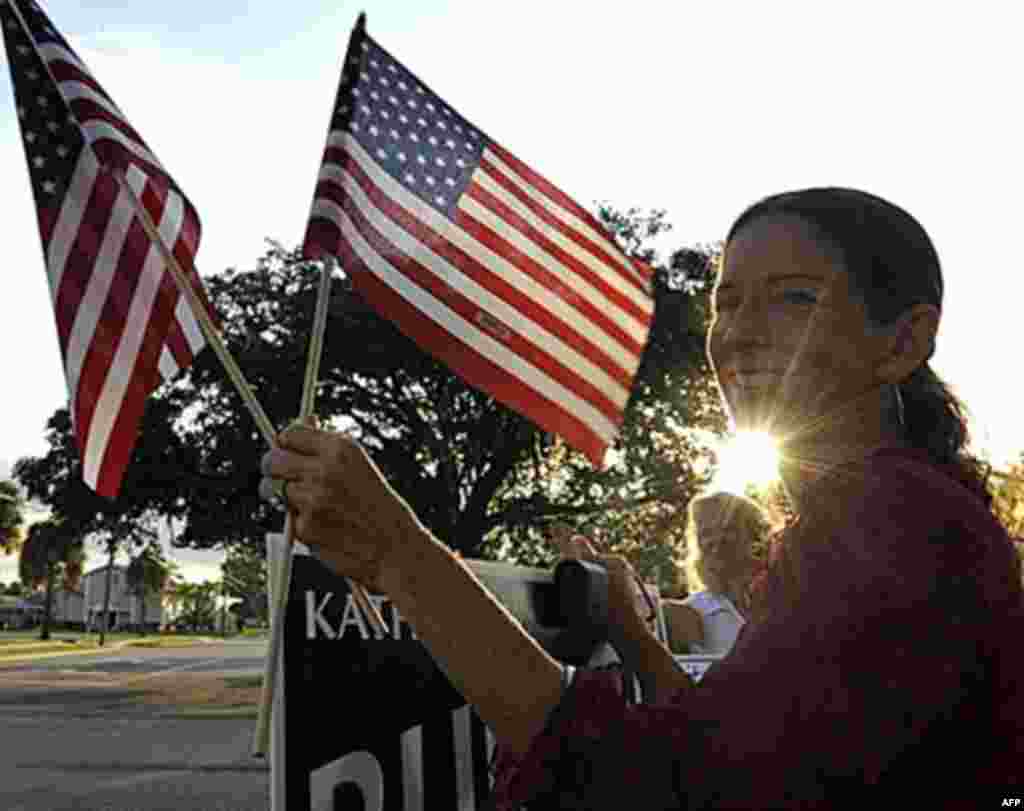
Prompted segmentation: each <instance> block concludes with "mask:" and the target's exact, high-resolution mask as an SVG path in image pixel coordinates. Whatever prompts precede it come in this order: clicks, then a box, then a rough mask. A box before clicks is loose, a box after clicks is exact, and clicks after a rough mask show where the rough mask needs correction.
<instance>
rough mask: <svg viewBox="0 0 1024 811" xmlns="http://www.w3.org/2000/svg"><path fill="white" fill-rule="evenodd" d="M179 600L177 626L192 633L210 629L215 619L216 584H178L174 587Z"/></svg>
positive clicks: (217, 587)
mask: <svg viewBox="0 0 1024 811" xmlns="http://www.w3.org/2000/svg"><path fill="white" fill-rule="evenodd" d="M175 591H176V592H177V596H178V600H179V611H178V615H177V624H178V625H179V626H185V627H186V628H189V629H191V630H193V631H203V630H206V629H208V628H212V627H213V626H214V624H215V623H216V619H217V596H218V595H219V594H220V585H219V584H217V583H210V582H205V583H178V584H177V586H176V587H175Z"/></svg>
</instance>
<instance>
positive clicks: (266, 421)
mask: <svg viewBox="0 0 1024 811" xmlns="http://www.w3.org/2000/svg"><path fill="white" fill-rule="evenodd" d="M112 174H113V175H114V177H115V178H116V179H117V181H118V182H119V183H120V184H121V188H122V189H124V191H125V192H126V194H127V195H128V198H129V199H130V200H131V203H132V206H133V207H134V208H135V211H136V213H137V214H138V216H139V219H140V220H141V222H142V225H143V227H144V228H145V229H146V233H147V235H148V236H149V238H150V240H152V242H153V244H154V245H155V246H156V248H157V250H158V251H159V252H160V254H161V256H162V258H163V260H164V262H165V263H166V265H167V267H168V269H169V270H170V272H171V274H172V275H173V276H174V280H175V282H176V283H177V284H178V287H179V289H180V290H181V293H182V295H183V296H185V298H186V299H187V300H188V302H189V306H190V307H191V308H192V310H193V312H194V313H195V315H196V318H197V320H198V321H199V325H200V327H201V328H202V330H203V334H204V335H205V336H206V339H207V340H208V341H209V342H210V345H211V346H212V347H213V350H214V352H215V353H216V354H217V357H218V359H219V360H220V362H221V364H223V366H224V369H225V371H226V372H227V373H228V377H230V378H231V382H232V383H234V384H235V388H236V389H237V390H238V393H239V394H240V395H241V397H242V400H243V401H244V402H245V404H246V406H247V407H248V408H249V412H250V413H251V414H252V416H253V419H254V420H255V422H256V425H257V427H258V428H259V430H260V433H261V434H262V436H263V439H264V440H265V441H266V442H267V444H268V445H270V446H272V447H273V446H274V445H275V444H276V442H277V437H276V432H275V431H274V425H273V423H272V422H271V421H270V418H269V417H267V414H266V412H265V411H264V410H263V407H262V406H261V405H260V404H259V401H258V400H257V399H256V395H255V394H254V393H253V391H252V388H251V387H250V385H249V383H248V381H246V379H245V377H244V375H243V374H242V370H241V369H240V368H239V367H238V363H237V362H236V361H235V359H234V358H233V357H232V355H231V353H230V352H229V351H228V349H227V347H226V346H225V345H224V341H223V339H222V338H221V336H220V333H219V332H218V330H217V328H216V327H215V326H214V324H213V321H212V319H211V318H210V316H209V313H207V311H206V308H205V307H204V306H203V305H202V302H201V301H200V300H199V297H198V295H197V294H196V291H195V289H194V288H193V287H192V285H191V284H190V282H189V280H188V277H187V276H186V275H185V272H184V271H183V270H182V268H181V266H180V265H179V264H178V261H177V259H175V257H174V255H173V254H172V253H171V252H170V251H169V250H168V248H167V246H166V245H165V244H164V242H163V240H162V239H161V238H160V234H159V232H158V231H157V229H156V226H155V225H154V224H153V221H152V219H151V218H150V216H149V213H148V212H147V211H146V208H145V206H143V205H142V202H141V201H140V200H139V198H138V196H137V195H136V194H135V190H134V189H133V188H132V187H131V185H130V184H129V183H128V181H127V180H126V179H125V176H124V174H123V173H122V172H120V171H112ZM330 284H331V264H330V262H325V264H324V268H323V273H322V275H321V280H320V288H319V290H318V292H317V303H316V314H315V316H314V324H313V331H312V334H311V335H310V341H309V354H308V357H307V359H306V377H305V381H304V383H303V388H302V401H301V405H300V414H299V419H300V420H308V419H309V418H310V417H311V416H312V414H313V401H314V397H315V392H316V380H317V376H318V372H319V369H320V357H321V354H322V350H323V334H324V329H325V327H326V324H327V305H328V298H329V295H330ZM294 538H295V527H294V524H293V522H292V517H291V514H290V513H289V514H288V516H287V517H286V518H285V539H286V547H287V550H286V553H285V565H284V566H282V567H281V572H282V573H281V577H280V580H279V582H278V583H276V584H275V586H276V588H274V589H273V591H272V594H273V596H274V605H273V606H272V608H273V615H272V616H273V622H272V624H271V629H270V650H269V651H268V653H267V659H266V663H265V664H266V666H265V668H264V678H263V700H262V702H261V704H260V716H259V721H258V724H257V730H256V736H255V741H254V746H253V754H254V755H256V756H258V757H262V756H263V755H265V754H266V749H267V739H268V736H269V733H270V707H271V704H272V701H273V695H274V687H275V684H274V682H275V676H276V673H277V659H278V657H279V656H280V650H281V640H282V638H283V627H282V626H283V624H284V613H285V606H286V605H287V602H288V588H289V585H290V579H291V578H290V574H291V548H292V544H293V542H294ZM349 588H350V589H351V590H352V594H353V595H354V596H355V599H356V601H357V602H358V603H359V605H360V608H361V609H362V610H363V612H364V613H365V614H366V615H367V617H368V618H369V620H370V624H371V625H372V626H373V628H374V631H375V632H376V633H377V634H378V635H384V634H386V633H387V626H386V624H385V623H384V620H383V618H382V617H381V616H380V614H379V613H378V611H377V610H376V607H375V606H374V605H373V604H372V603H371V602H370V599H369V597H368V596H367V595H366V594H365V592H364V591H363V588H362V586H360V585H359V584H358V583H352V582H349Z"/></svg>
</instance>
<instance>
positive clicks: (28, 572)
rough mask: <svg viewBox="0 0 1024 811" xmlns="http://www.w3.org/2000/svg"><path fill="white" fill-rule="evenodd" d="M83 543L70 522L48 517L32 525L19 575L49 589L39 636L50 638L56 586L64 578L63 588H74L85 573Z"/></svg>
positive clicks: (32, 584) (23, 550)
mask: <svg viewBox="0 0 1024 811" xmlns="http://www.w3.org/2000/svg"><path fill="white" fill-rule="evenodd" d="M84 559H85V552H84V544H83V542H82V537H81V535H80V534H79V533H78V531H77V528H76V527H75V526H74V525H73V524H71V523H70V522H64V521H60V520H58V519H52V518H51V519H48V520H46V521H39V522H37V523H35V524H33V525H32V526H31V527H30V528H29V531H28V536H27V537H26V539H25V542H24V544H23V545H22V547H21V556H20V558H19V560H18V575H19V577H20V578H21V581H22V583H27V584H29V585H30V587H31V588H33V589H36V588H39V587H40V586H45V588H46V602H45V608H44V612H43V624H42V629H41V630H40V634H39V638H40V639H49V638H50V622H51V617H52V613H53V587H54V583H55V581H56V578H57V577H63V580H64V587H65V588H66V589H69V590H70V589H74V588H76V587H77V585H78V579H79V578H80V577H81V574H82V564H83V561H84Z"/></svg>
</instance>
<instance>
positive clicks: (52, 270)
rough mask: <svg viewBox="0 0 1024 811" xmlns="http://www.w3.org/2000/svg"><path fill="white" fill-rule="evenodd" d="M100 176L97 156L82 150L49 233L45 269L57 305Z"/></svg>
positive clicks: (51, 293)
mask: <svg viewBox="0 0 1024 811" xmlns="http://www.w3.org/2000/svg"><path fill="white" fill-rule="evenodd" d="M98 173H99V163H97V161H96V156H95V155H93V154H92V153H91V152H90V151H89V150H88V149H85V150H82V154H81V157H79V159H78V163H77V164H76V165H75V171H74V173H73V174H72V176H71V183H70V184H69V186H68V190H67V193H66V194H65V195H64V202H63V203H62V204H61V208H60V213H59V214H58V215H57V222H56V223H55V224H54V226H53V231H52V232H51V234H50V244H49V245H48V246H47V256H46V270H47V275H48V276H49V278H50V295H51V296H52V297H53V302H54V304H56V303H57V293H58V292H59V291H60V282H61V279H62V278H63V277H64V268H65V266H66V265H67V261H68V255H69V254H70V253H71V248H72V247H73V246H74V244H75V238H76V236H77V235H78V229H79V226H80V225H81V223H82V216H83V214H84V213H85V207H86V206H87V205H88V204H89V196H90V194H91V193H92V187H93V185H94V184H95V183H96V175H97V174H98Z"/></svg>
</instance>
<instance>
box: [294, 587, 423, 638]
mask: <svg viewBox="0 0 1024 811" xmlns="http://www.w3.org/2000/svg"><path fill="white" fill-rule="evenodd" d="M317 596H318V595H317V593H316V592H314V591H312V590H309V591H307V592H306V639H318V638H324V639H340V638H341V637H342V636H344V634H345V632H346V631H350V632H351V633H357V634H359V636H360V637H361V638H362V639H370V638H371V636H372V637H373V638H374V639H381V638H382V637H380V636H377V635H376V634H371V632H370V624H369V620H368V619H367V617H366V614H365V613H363V610H362V609H361V608H360V607H359V603H358V602H356V601H355V600H354V599H353V597H352V595H351V594H347V595H346V596H345V610H344V611H343V612H342V614H341V622H340V623H339V624H338V627H337V628H332V627H331V623H330V622H329V621H328V619H327V617H325V616H324V610H325V609H326V608H327V606H328V604H329V603H330V602H331V599H332V598H333V597H334V594H333V593H331V592H328V593H327V594H325V595H323V598H322V599H321V600H320V602H319V603H317ZM370 602H371V603H372V604H373V607H374V608H376V609H377V611H378V612H379V613H380V614H381V615H382V616H384V615H385V611H384V605H385V603H386V604H388V605H389V606H391V635H392V637H393V638H395V639H401V638H402V623H403V622H404V623H405V625H406V627H407V628H408V629H409V635H410V636H411V638H412V639H416V638H417V637H416V632H415V631H413V629H412V627H411V626H410V625H409V624H408V623H407V622H405V618H404V617H403V616H402V614H401V613H400V612H399V610H398V609H397V608H396V607H395V606H394V605H393V604H392V603H391V601H390V600H388V598H387V597H385V596H384V595H382V594H373V595H370Z"/></svg>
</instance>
